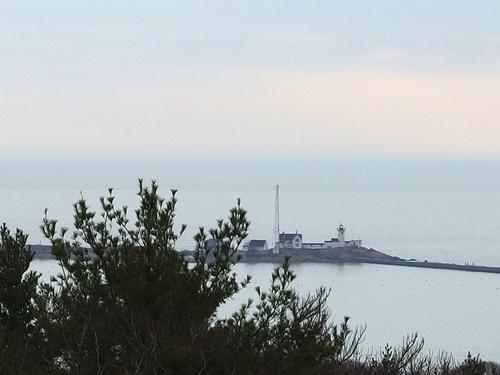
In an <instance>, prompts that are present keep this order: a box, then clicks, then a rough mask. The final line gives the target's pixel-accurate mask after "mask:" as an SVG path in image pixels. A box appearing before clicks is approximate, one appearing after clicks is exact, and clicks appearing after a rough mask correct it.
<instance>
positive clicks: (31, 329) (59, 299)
mask: <svg viewBox="0 0 500 375" xmlns="http://www.w3.org/2000/svg"><path fill="white" fill-rule="evenodd" d="M138 197H139V202H140V203H139V208H138V209H137V210H135V212H134V215H133V219H130V218H129V215H128V208H127V207H119V206H117V205H116V204H115V197H114V196H113V191H112V190H111V189H110V190H109V192H108V195H107V196H106V197H102V198H101V199H100V202H101V209H100V212H98V213H97V212H94V211H92V210H91V209H90V207H89V206H88V205H87V203H86V201H85V199H83V197H82V198H81V199H80V200H79V201H78V202H76V203H75V205H74V225H73V230H72V231H69V230H68V229H66V228H60V229H59V228H58V225H57V222H56V221H55V220H53V219H50V218H49V217H48V215H47V212H46V213H45V217H44V219H43V224H42V226H41V229H42V231H43V233H44V235H45V237H46V238H47V239H48V240H49V241H50V242H51V244H52V253H53V255H54V256H55V258H56V259H57V261H58V264H59V266H60V273H59V274H58V275H56V276H54V277H53V278H52V280H51V281H50V282H49V283H40V282H39V275H38V274H36V273H34V272H27V271H28V269H29V265H30V262H31V260H32V259H33V253H32V252H31V250H30V249H29V247H27V246H26V241H27V236H26V235H24V234H23V233H22V232H21V231H19V230H18V231H16V233H15V234H11V233H10V232H9V230H8V229H7V227H6V226H5V225H3V226H2V227H1V228H0V271H1V273H0V373H1V374H14V373H15V374H19V373H26V374H49V373H50V374H81V375H84V374H111V375H114V374H120V375H121V374H125V375H126V374H180V375H182V374H252V375H254V374H285V373H289V374H304V375H306V374H307V375H309V374H311V375H312V374H331V373H335V374H337V373H338V374H394V375H396V374H422V375H423V374H437V373H439V374H479V373H481V374H482V373H484V372H485V369H486V367H485V365H484V363H483V362H482V361H480V360H479V358H478V357H476V358H474V357H471V356H469V357H468V358H467V359H466V360H465V361H464V363H462V364H461V365H460V366H458V367H453V366H452V365H451V360H449V359H448V357H446V356H443V357H442V358H441V359H442V360H440V362H439V363H438V364H434V363H433V362H432V360H431V358H430V357H426V356H421V355H420V353H421V351H422V347H423V341H420V340H417V336H416V335H415V336H411V337H409V338H407V340H405V341H404V342H403V345H402V346H401V347H399V348H392V347H389V346H387V347H386V349H385V350H384V351H383V352H382V353H381V354H380V355H379V356H378V357H377V356H376V357H373V358H367V359H366V360H365V361H363V360H361V359H360V358H361V357H360V351H359V345H360V343H361V341H362V338H363V334H364V329H357V330H351V328H350V327H349V324H348V322H349V318H347V317H346V318H345V320H344V321H343V322H342V323H341V324H340V325H338V326H335V325H333V324H332V323H331V317H330V314H329V310H328V308H327V299H328V296H329V293H330V291H329V290H326V289H324V288H320V289H319V290H317V291H316V292H314V293H312V294H308V295H306V296H300V295H299V294H298V293H297V292H296V291H295V289H294V288H293V287H292V283H293V280H294V279H295V274H294V272H293V271H292V269H291V268H290V262H289V258H285V259H284V263H283V265H281V266H279V267H276V268H275V269H274V271H273V273H272V275H271V285H270V287H269V289H268V290H265V291H263V290H261V289H260V288H259V287H257V288H255V291H256V298H255V301H253V300H249V301H248V302H247V303H246V304H244V305H243V306H242V307H241V308H240V309H239V310H238V311H236V312H235V313H234V314H233V315H232V316H230V317H228V318H225V319H221V318H219V317H218V315H217V311H218V308H219V307H220V306H221V305H222V304H224V303H225V302H226V301H227V300H228V299H230V298H232V297H233V296H234V295H235V294H236V293H238V292H239V291H240V290H241V288H244V287H246V286H247V285H248V283H250V281H251V278H250V277H249V276H248V277H246V278H245V279H244V280H243V281H240V282H238V279H237V277H236V274H235V272H234V271H233V265H234V264H235V263H236V262H237V261H238V255H237V250H238V248H239V246H240V245H241V243H242V241H243V240H244V239H245V238H246V237H247V232H248V228H249V221H248V219H247V212H246V211H245V210H244V209H243V208H242V207H241V205H240V202H239V200H238V202H237V205H236V207H234V208H232V209H231V210H230V211H229V216H228V218H227V220H225V221H223V220H219V221H217V223H216V226H215V228H213V229H210V230H205V229H204V228H199V231H198V233H197V234H196V236H195V237H194V240H195V242H196V250H195V253H194V262H193V263H191V264H188V262H187V261H186V260H185V259H184V257H183V256H182V254H181V253H179V252H178V251H177V250H176V241H177V240H178V239H179V237H180V236H181V235H182V233H183V232H184V230H185V228H186V226H185V225H181V226H179V227H176V226H175V223H174V219H175V210H176V204H177V198H176V191H175V190H173V191H172V192H171V197H170V199H168V200H165V199H163V198H161V197H160V195H159V193H158V185H157V184H156V183H155V182H152V183H151V185H150V186H148V187H146V186H144V184H143V182H142V181H141V180H139V191H138ZM176 228H178V229H176ZM209 239H210V240H212V241H214V243H215V247H209V246H208V240H209Z"/></svg>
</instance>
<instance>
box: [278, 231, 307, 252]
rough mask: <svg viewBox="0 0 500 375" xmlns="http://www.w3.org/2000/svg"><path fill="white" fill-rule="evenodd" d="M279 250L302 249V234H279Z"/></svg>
mask: <svg viewBox="0 0 500 375" xmlns="http://www.w3.org/2000/svg"><path fill="white" fill-rule="evenodd" d="M279 248H280V249H283V248H284V249H302V234H300V233H298V232H295V233H284V232H283V233H280V235H279Z"/></svg>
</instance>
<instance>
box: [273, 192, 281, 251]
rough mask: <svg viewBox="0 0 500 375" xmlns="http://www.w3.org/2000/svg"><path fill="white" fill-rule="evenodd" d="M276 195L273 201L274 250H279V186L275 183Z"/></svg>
mask: <svg viewBox="0 0 500 375" xmlns="http://www.w3.org/2000/svg"><path fill="white" fill-rule="evenodd" d="M275 189H276V196H275V202H274V252H279V248H278V243H279V240H280V186H279V185H276V187H275Z"/></svg>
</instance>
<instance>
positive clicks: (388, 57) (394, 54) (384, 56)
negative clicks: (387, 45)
mask: <svg viewBox="0 0 500 375" xmlns="http://www.w3.org/2000/svg"><path fill="white" fill-rule="evenodd" d="M368 56H369V58H370V59H373V60H379V61H397V60H402V59H406V58H408V53H406V52H404V51H401V50H395V49H381V50H378V51H375V52H372V53H370V54H369V55H368Z"/></svg>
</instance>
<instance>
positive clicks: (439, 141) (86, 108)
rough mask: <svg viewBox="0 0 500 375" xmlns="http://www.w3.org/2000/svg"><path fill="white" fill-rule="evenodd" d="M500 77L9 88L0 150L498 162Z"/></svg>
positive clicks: (338, 77)
mask: <svg viewBox="0 0 500 375" xmlns="http://www.w3.org/2000/svg"><path fill="white" fill-rule="evenodd" d="M499 84H500V72H490V73H454V74H450V73H448V74H445V73H443V74H439V73H404V72H400V73H386V72H377V71H371V72H366V71H363V72H358V71H343V72H338V71H335V72H329V71H323V72H317V71H271V70H265V71H231V72H229V71H226V72H224V73H213V74H206V75H204V76H200V75H198V76H196V75H195V76H193V77H192V78H191V79H187V78H186V79H185V80H184V81H176V82H171V83H170V84H168V85H166V84H165V85H162V84H156V85H151V84H149V85H141V84H135V85H107V86H105V85H100V86H98V85H95V84H94V85H92V84H91V85H88V86H77V87H72V88H68V87H40V88H30V87H25V88H18V87H16V88H11V89H9V90H4V91H3V93H2V97H1V98H0V99H1V100H0V123H1V124H2V137H1V139H0V148H2V149H3V150H11V151H16V150H17V151H19V150H40V151H44V150H45V151H49V150H51V151H53V152H58V151H60V152H68V151H74V152H84V153H85V152H91V153H94V152H105V151H117V152H122V153H131V152H133V153H142V154H163V155H167V156H168V155H174V154H175V155H193V154H205V155H213V154H221V155H224V154H232V155H235V154H238V155H245V156H248V155H253V156H266V155H280V156H287V155H289V156H337V155H342V154H360V153H361V154H373V155H377V154H389V155H395V156H398V155H425V154H436V155H449V156H453V155H469V156H484V155H496V156H500V151H499V149H498V144H500V118H499V116H498V103H500V91H499V89H498V88H499V87H500V85H499Z"/></svg>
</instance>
